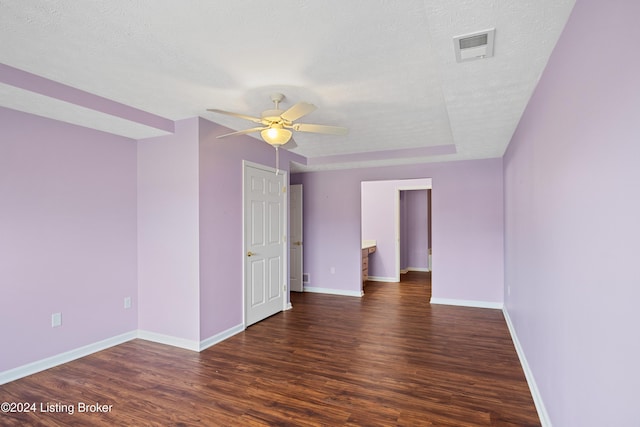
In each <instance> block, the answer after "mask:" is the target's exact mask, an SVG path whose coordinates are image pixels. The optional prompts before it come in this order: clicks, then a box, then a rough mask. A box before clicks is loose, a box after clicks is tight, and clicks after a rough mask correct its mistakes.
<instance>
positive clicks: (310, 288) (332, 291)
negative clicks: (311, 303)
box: [304, 286, 364, 297]
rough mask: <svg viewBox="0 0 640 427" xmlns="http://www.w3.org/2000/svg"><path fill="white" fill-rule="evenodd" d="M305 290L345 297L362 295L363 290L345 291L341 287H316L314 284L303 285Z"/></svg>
mask: <svg viewBox="0 0 640 427" xmlns="http://www.w3.org/2000/svg"><path fill="white" fill-rule="evenodd" d="M304 291H305V292H314V293H317V294H330V295H343V296H347V297H362V296H363V295H364V292H363V291H362V290H360V291H345V290H343V289H330V288H316V287H314V286H305V287H304Z"/></svg>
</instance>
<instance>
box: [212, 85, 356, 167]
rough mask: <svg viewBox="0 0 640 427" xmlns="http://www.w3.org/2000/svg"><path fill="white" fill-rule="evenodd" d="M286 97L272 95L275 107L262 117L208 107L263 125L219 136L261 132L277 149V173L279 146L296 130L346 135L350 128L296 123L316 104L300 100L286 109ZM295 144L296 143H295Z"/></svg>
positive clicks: (220, 112) (268, 142)
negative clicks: (284, 104) (283, 105)
mask: <svg viewBox="0 0 640 427" xmlns="http://www.w3.org/2000/svg"><path fill="white" fill-rule="evenodd" d="M283 99H284V95H283V94H281V93H274V94H273V95H271V101H272V102H273V104H274V106H275V108H274V109H273V110H266V111H263V112H262V114H261V116H260V117H253V116H248V115H246V114H240V113H233V112H230V111H225V110H218V109H216V108H210V109H207V111H211V112H213V113H219V114H225V115H227V116H232V117H238V118H240V119H244V120H249V121H251V122H254V123H258V124H260V125H261V126H258V127H253V128H250V129H245V130H240V131H236V132H231V133H227V134H224V135H219V136H218V138H224V137H227V136H232V135H245V134H249V133H253V132H260V136H261V137H262V139H263V140H264V141H265V142H266V143H267V144H269V145H271V146H273V147H274V148H275V149H276V174H277V173H278V171H279V152H278V148H280V147H282V146H283V145H285V144H287V143H288V142H289V140H290V139H291V136H292V135H293V132H292V130H293V131H295V132H311V133H322V134H328V135H346V134H347V133H348V132H349V130H348V129H347V128H344V127H339V126H326V125H316V124H308V123H294V122H295V121H296V120H298V119H299V118H301V117H303V116H306V115H307V114H309V113H311V112H313V111H315V110H316V108H317V107H316V106H315V105H313V104H309V103H308V102H298V103H297V104H295V105H294V106H292V107H291V108H289V109H288V110H286V111H283V110H281V109H280V102H282V100H283ZM294 144H295V143H294Z"/></svg>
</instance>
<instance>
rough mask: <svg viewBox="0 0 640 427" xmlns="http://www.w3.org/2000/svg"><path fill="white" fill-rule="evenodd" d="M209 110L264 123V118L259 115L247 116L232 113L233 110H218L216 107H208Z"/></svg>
mask: <svg viewBox="0 0 640 427" xmlns="http://www.w3.org/2000/svg"><path fill="white" fill-rule="evenodd" d="M207 111H211V112H213V113H219V114H226V115H227V116H232V117H238V118H240V119H245V120H249V121H252V122H254V123H262V119H261V118H259V117H253V116H247V115H246V114H240V113H232V112H231V111H224V110H218V109H216V108H207Z"/></svg>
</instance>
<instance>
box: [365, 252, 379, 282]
mask: <svg viewBox="0 0 640 427" xmlns="http://www.w3.org/2000/svg"><path fill="white" fill-rule="evenodd" d="M375 251H376V247H375V246H370V247H367V248H363V249H362V281H363V282H366V281H367V280H368V279H369V254H372V253H374V252H375Z"/></svg>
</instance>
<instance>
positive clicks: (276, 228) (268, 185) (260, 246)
mask: <svg viewBox="0 0 640 427" xmlns="http://www.w3.org/2000/svg"><path fill="white" fill-rule="evenodd" d="M285 196H286V193H285V179H284V175H283V172H280V173H279V174H278V175H276V174H275V171H273V170H268V169H262V168H260V167H259V166H257V165H256V166H253V165H249V164H247V163H245V165H244V227H245V229H244V259H245V262H244V269H245V275H244V277H245V279H244V282H245V291H244V292H245V298H244V299H245V326H249V325H251V324H253V323H256V322H259V321H260V320H263V319H265V318H267V317H269V316H271V315H273V314H275V313H278V312H279V311H282V310H283V309H284V304H285V295H286V274H285V273H286V272H285V264H286V263H285V247H286V246H285V225H286V217H285V206H286V202H285Z"/></svg>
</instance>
